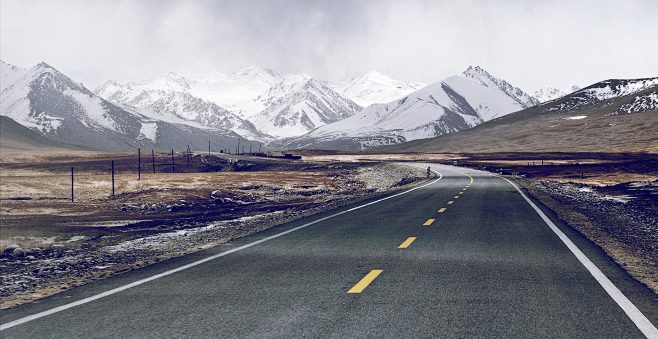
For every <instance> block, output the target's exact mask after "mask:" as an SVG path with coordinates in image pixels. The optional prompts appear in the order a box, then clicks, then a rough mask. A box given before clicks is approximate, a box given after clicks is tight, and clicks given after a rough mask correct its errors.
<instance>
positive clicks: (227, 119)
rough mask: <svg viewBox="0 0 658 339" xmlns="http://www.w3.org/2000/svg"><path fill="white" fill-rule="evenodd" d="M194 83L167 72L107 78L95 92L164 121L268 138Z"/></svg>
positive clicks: (263, 138) (257, 137) (255, 137)
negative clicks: (149, 77)
mask: <svg viewBox="0 0 658 339" xmlns="http://www.w3.org/2000/svg"><path fill="white" fill-rule="evenodd" d="M194 84H195V83H194V82H193V81H190V80H188V79H186V78H185V77H182V76H180V75H177V74H175V73H168V74H166V75H165V76H163V77H161V78H158V79H155V80H153V81H150V82H143V83H129V84H126V85H121V84H118V83H116V82H114V81H108V82H106V83H105V84H103V85H102V86H100V87H99V88H98V89H97V90H96V93H97V94H98V95H100V96H101V97H103V98H105V99H107V100H109V101H112V102H114V103H117V104H120V105H125V106H128V107H132V108H134V109H137V110H139V111H140V112H141V113H142V114H144V115H146V116H148V117H151V118H155V119H160V120H164V121H170V122H177V123H182V124H190V125H193V126H196V127H211V128H217V129H224V130H231V131H234V132H236V133H238V134H240V135H242V136H244V137H246V138H248V139H255V140H269V139H271V138H270V136H268V135H266V134H263V133H261V132H259V131H258V130H257V129H256V127H255V126H254V125H253V124H252V123H250V122H249V121H246V120H244V119H242V118H240V117H238V116H237V115H235V114H233V113H232V112H230V111H228V110H226V109H224V108H222V107H220V106H219V105H217V104H215V103H213V102H210V101H205V100H203V99H200V98H198V97H195V96H193V95H192V94H190V92H191V89H192V88H193V86H195V85H194Z"/></svg>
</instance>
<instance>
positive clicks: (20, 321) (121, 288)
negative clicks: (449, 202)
mask: <svg viewBox="0 0 658 339" xmlns="http://www.w3.org/2000/svg"><path fill="white" fill-rule="evenodd" d="M433 172H434V173H437V174H438V175H439V178H438V179H436V180H433V181H431V182H429V183H427V184H424V185H421V186H417V187H414V188H412V189H409V190H406V191H404V192H400V193H397V194H394V195H391V196H388V197H385V198H381V199H378V200H375V201H371V202H369V203H366V204H363V205H359V206H356V207H353V208H350V209H348V210H345V211H341V212H338V213H335V214H332V215H328V216H326V217H322V218H320V219H317V220H313V221H311V222H308V223H306V224H303V225H301V226H297V227H295V228H291V229H289V230H287V231H283V232H281V233H277V234H275V235H271V236H269V237H266V238H263V239H260V240H257V241H254V242H251V243H248V244H245V245H242V246H239V247H236V248H234V249H231V250H228V251H225V252H222V253H218V254H215V255H212V256H209V257H206V258H203V259H201V260H198V261H195V262H192V263H189V264H186V265H183V266H180V267H177V268H174V269H171V270H169V271H165V272H162V273H158V274H156V275H153V276H150V277H148V278H144V279H141V280H137V281H134V282H132V283H130V284H126V285H123V286H119V287H116V288H113V289H111V290H108V291H105V292H102V293H99V294H96V295H93V296H91V297H87V298H84V299H80V300H78V301H74V302H72V303H69V304H64V305H61V306H57V307H55V308H51V309H49V310H46V311H42V312H39V313H35V314H33V315H29V316H27V317H23V318H19V319H16V320H14V321H10V322H8V323H5V324H2V325H0V331H4V330H6V329H9V328H12V327H14V326H18V325H20V324H24V323H26V322H29V321H32V320H36V319H39V318H42V317H45V316H48V315H51V314H54V313H57V312H61V311H64V310H67V309H69V308H73V307H76V306H80V305H83V304H86V303H89V302H92V301H94V300H98V299H101V298H104V297H107V296H110V295H112V294H116V293H119V292H121V291H125V290H127V289H129V288H132V287H135V286H139V285H142V284H145V283H147V282H149V281H153V280H156V279H159V278H162V277H166V276H168V275H171V274H174V273H177V272H180V271H183V270H186V269H188V268H192V267H194V266H198V265H201V264H203V263H205V262H208V261H211V260H214V259H217V258H219V257H223V256H225V255H229V254H231V253H234V252H237V251H240V250H243V249H245V248H249V247H252V246H256V245H258V244H260V243H263V242H266V241H268V240H272V239H275V238H278V237H281V236H284V235H286V234H288V233H292V232H295V231H297V230H300V229H302V228H306V227H308V226H311V225H313V224H317V223H319V222H323V221H325V220H328V219H331V218H334V217H337V216H339V215H342V214H345V213H349V212H352V211H356V210H358V209H361V208H364V207H367V206H370V205H373V204H376V203H379V202H382V201H384V200H388V199H392V198H395V197H399V196H401V195H403V194H407V193H409V192H411V191H415V190H417V189H420V188H423V187H427V186H429V185H432V184H434V183H436V182H437V181H439V180H441V179H442V178H443V175H442V174H441V173H439V172H436V171H433Z"/></svg>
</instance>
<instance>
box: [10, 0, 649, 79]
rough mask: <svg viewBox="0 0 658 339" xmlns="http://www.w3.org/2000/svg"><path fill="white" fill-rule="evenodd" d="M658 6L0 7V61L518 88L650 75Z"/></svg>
mask: <svg viewBox="0 0 658 339" xmlns="http://www.w3.org/2000/svg"><path fill="white" fill-rule="evenodd" d="M657 12H658V2H656V1H650V0H646V1H624V2H619V1H612V0H601V1H568V0H564V1H557V0H555V1H551V0H547V1H520V0H519V1H503V0H501V1H468V0H467V1H423V0H418V1H412V0H410V1H386V0H370V1H353V0H352V1H350V0H341V1H313V0H297V1H293V0H242V1H239V0H235V1H156V0H147V1H127V0H120V1H116V0H112V1H104V0H97V1H84V0H82V1H71V0H59V1H32V0H22V1H14V0H3V1H2V2H0V19H1V20H0V21H1V22H0V58H2V59H3V60H4V61H6V62H9V63H12V64H16V65H18V66H23V67H27V66H30V65H33V64H35V63H37V62H40V61H42V60H44V61H46V62H48V63H50V64H52V65H53V66H55V67H57V68H59V69H60V70H62V71H63V72H65V73H67V74H69V75H71V76H72V77H73V78H74V79H76V80H79V81H83V82H84V83H85V84H87V85H89V87H94V86H96V85H98V84H99V83H101V82H102V81H104V80H107V79H116V80H120V81H127V80H135V79H144V78H152V77H155V76H158V75H160V74H162V73H165V72H168V71H175V72H179V73H182V74H189V73H199V72H206V71H210V70H218V71H223V72H231V71H233V70H235V69H237V68H238V67H240V66H242V65H245V64H253V63H256V62H260V63H263V64H265V65H268V66H270V67H272V68H273V69H276V70H277V71H280V72H283V73H297V72H305V73H310V74H313V75H315V76H317V77H320V78H323V79H329V80H337V79H342V78H346V77H349V76H353V75H355V74H357V73H361V72H366V71H368V70H370V69H377V70H380V71H382V72H384V73H388V74H389V75H391V76H393V77H396V78H399V79H401V80H404V81H422V82H427V83H429V82H434V81H438V80H440V79H442V78H444V77H446V76H450V75H453V74H456V73H458V72H460V71H462V70H463V69H465V68H466V67H467V66H468V65H470V64H478V65H481V66H483V67H485V68H486V69H488V70H490V71H491V72H492V73H494V74H496V75H499V76H501V77H503V78H505V79H507V80H509V81H511V82H512V83H514V84H517V85H520V86H522V87H523V88H526V89H528V90H533V89H536V88H538V87H543V86H547V85H550V86H558V87H566V86H569V85H571V84H574V83H577V84H579V85H586V84H589V83H592V82H596V81H599V80H602V79H606V78H613V77H618V78H631V77H646V76H656V75H657V74H656V73H657V72H656V71H657V69H656V67H655V62H654V61H653V60H651V58H652V56H655V55H658V44H655V43H653V41H655V38H653V37H655V36H658V25H656V24H655V23H654V21H655V20H654V18H653V14H655V13H657Z"/></svg>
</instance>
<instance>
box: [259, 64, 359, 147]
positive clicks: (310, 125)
mask: <svg viewBox="0 0 658 339" xmlns="http://www.w3.org/2000/svg"><path fill="white" fill-rule="evenodd" d="M256 100H257V101H258V102H260V103H261V104H262V106H263V107H265V108H264V109H263V111H262V112H260V113H259V114H258V115H256V116H253V122H254V124H255V125H256V127H258V128H259V129H260V130H262V131H267V132H268V133H269V134H271V135H273V136H275V137H292V136H299V135H302V134H305V133H307V132H309V131H311V130H313V129H315V128H317V127H320V126H324V125H326V124H330V123H333V122H336V121H340V120H342V119H345V118H347V117H350V116H352V115H353V114H354V113H356V112H358V111H359V110H361V107H360V106H358V105H357V104H355V103H354V102H352V101H351V100H349V99H347V98H344V97H342V96H341V95H340V94H338V93H336V92H334V91H333V90H332V89H330V88H329V87H327V86H326V85H325V84H323V83H322V82H320V81H318V80H316V79H314V78H313V77H311V76H310V75H307V74H298V75H290V76H287V77H285V79H284V80H283V81H281V82H280V83H279V84H277V85H276V86H274V87H272V88H270V89H269V90H268V91H267V92H265V93H263V94H262V95H261V96H259V97H258V98H257V99H256Z"/></svg>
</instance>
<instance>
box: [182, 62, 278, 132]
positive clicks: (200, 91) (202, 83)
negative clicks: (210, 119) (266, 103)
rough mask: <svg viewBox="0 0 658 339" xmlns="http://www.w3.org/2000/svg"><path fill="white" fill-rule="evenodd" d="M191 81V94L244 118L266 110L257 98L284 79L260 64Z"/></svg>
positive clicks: (215, 73) (199, 76)
mask: <svg viewBox="0 0 658 339" xmlns="http://www.w3.org/2000/svg"><path fill="white" fill-rule="evenodd" d="M190 78H191V79H193V81H194V84H193V86H192V88H191V90H190V94H192V95H194V96H196V97H198V98H201V99H204V100H207V101H212V102H214V103H216V104H218V105H220V106H222V107H225V108H226V109H228V110H230V111H232V112H234V113H235V114H236V115H238V116H240V117H241V118H243V119H244V118H248V117H250V116H252V115H255V114H258V113H259V112H260V111H262V110H263V109H264V108H265V107H263V106H262V105H261V104H260V102H259V101H257V100H256V98H257V97H258V96H260V95H261V94H263V93H265V92H266V91H267V90H269V89H270V88H272V86H275V85H276V84H278V83H280V82H281V81H282V80H283V77H282V76H281V75H280V74H279V73H277V72H275V71H273V70H271V69H269V68H267V67H265V66H263V65H261V64H258V65H255V66H244V67H242V68H240V69H239V70H238V71H237V72H235V73H233V74H230V75H227V74H224V73H219V72H211V73H207V74H200V75H196V76H191V77H190Z"/></svg>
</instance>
